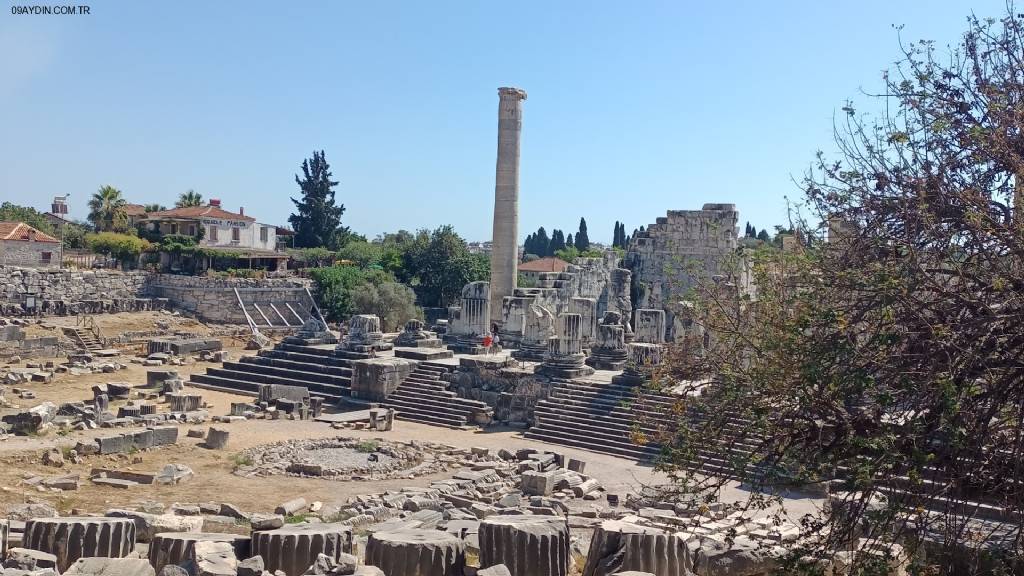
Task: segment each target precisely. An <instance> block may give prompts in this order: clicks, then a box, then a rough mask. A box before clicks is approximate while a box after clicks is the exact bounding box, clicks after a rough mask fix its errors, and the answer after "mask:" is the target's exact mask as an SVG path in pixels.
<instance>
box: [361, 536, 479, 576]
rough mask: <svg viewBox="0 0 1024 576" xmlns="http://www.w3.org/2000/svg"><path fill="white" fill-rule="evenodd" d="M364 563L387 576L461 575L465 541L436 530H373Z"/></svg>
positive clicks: (463, 563)
mask: <svg viewBox="0 0 1024 576" xmlns="http://www.w3.org/2000/svg"><path fill="white" fill-rule="evenodd" d="M366 563H367V564H369V565H371V566H376V567H377V568H380V569H381V570H382V571H384V573H385V574H387V575H388V576H391V575H394V576H399V575H400V576H462V569H463V567H465V565H466V556H465V543H464V542H463V541H462V539H461V538H458V537H457V536H454V535H452V534H448V533H447V532H441V531H439V530H415V529H414V530H399V531H396V532H375V533H373V534H370V539H369V541H368V542H367V543H366Z"/></svg>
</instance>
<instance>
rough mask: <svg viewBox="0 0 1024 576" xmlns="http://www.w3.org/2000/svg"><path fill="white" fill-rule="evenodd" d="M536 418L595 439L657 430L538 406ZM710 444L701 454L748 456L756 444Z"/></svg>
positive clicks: (750, 442) (540, 424)
mask: <svg viewBox="0 0 1024 576" xmlns="http://www.w3.org/2000/svg"><path fill="white" fill-rule="evenodd" d="M535 415H536V418H537V426H539V427H542V428H543V427H544V426H546V425H548V424H553V425H562V426H571V427H574V428H576V429H579V430H581V431H586V432H587V433H588V434H590V435H593V436H595V437H608V438H626V439H629V438H630V437H631V436H632V434H633V431H634V428H635V429H636V430H637V431H639V432H642V433H644V434H646V435H648V436H653V435H654V434H656V433H657V432H658V430H657V429H656V428H654V427H651V426H646V425H642V424H640V425H635V426H634V424H633V423H631V422H630V421H628V420H624V419H617V420H610V419H607V418H599V419H594V418H588V417H586V416H579V415H576V414H572V413H566V412H559V411H557V410H553V409H552V408H551V407H549V406H540V405H538V407H537V410H536V412H535ZM710 446H712V445H710V444H706V445H704V446H702V453H704V452H706V453H708V454H726V453H728V454H733V455H738V456H747V455H749V454H750V453H751V452H752V451H753V450H754V449H755V448H756V447H757V443H756V442H753V441H737V442H735V443H732V444H727V445H723V444H720V443H719V444H717V446H718V447H717V448H711V449H708V448H709V447H710Z"/></svg>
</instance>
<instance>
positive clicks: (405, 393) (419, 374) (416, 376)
mask: <svg viewBox="0 0 1024 576" xmlns="http://www.w3.org/2000/svg"><path fill="white" fill-rule="evenodd" d="M454 371H455V366H452V365H448V364H438V363H433V362H421V363H420V364H419V365H418V366H417V367H416V370H414V371H413V373H412V374H410V375H409V376H408V377H407V378H406V379H405V380H404V381H403V382H402V384H401V385H399V386H398V389H397V390H395V391H394V392H392V393H391V395H390V396H388V399H387V400H385V401H384V402H381V405H382V406H385V407H387V408H394V409H395V411H396V412H397V414H396V417H397V418H398V419H399V420H409V421H412V422H421V423H423V424H433V425H435V426H445V427H448V428H466V427H470V426H475V424H474V423H473V420H474V419H473V414H474V413H475V412H490V410H491V409H490V407H489V406H487V404H485V403H484V402H480V401H478V400H469V399H466V398H460V397H459V396H458V395H457V394H456V393H455V392H452V391H451V390H449V389H448V382H447V381H446V380H444V378H443V377H444V376H445V375H447V374H450V373H451V372H454Z"/></svg>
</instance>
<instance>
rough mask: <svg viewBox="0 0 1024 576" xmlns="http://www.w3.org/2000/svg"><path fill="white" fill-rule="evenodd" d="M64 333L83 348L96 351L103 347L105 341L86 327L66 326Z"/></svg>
mask: <svg viewBox="0 0 1024 576" xmlns="http://www.w3.org/2000/svg"><path fill="white" fill-rule="evenodd" d="M64 334H66V335H67V336H68V337H69V338H71V339H72V340H73V341H74V342H75V344H77V345H78V346H79V347H80V348H82V349H83V350H88V351H90V352H95V351H97V350H102V349H103V343H102V342H100V340H99V338H97V337H96V335H95V334H94V333H93V332H92V330H87V329H85V328H72V327H66V328H64Z"/></svg>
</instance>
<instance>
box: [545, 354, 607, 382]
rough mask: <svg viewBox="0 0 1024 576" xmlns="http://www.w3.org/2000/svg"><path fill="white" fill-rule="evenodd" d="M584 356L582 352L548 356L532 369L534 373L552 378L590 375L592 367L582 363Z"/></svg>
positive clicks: (592, 370) (592, 371)
mask: <svg viewBox="0 0 1024 576" xmlns="http://www.w3.org/2000/svg"><path fill="white" fill-rule="evenodd" d="M585 358H586V357H585V356H584V355H583V354H573V355H571V356H556V357H551V356H548V358H547V359H545V360H544V362H543V363H542V364H541V365H540V366H537V368H536V369H535V370H534V373H535V374H540V375H543V376H550V377H552V378H579V377H580V376H590V375H591V374H593V373H594V369H593V368H591V367H590V366H587V365H586V364H584V362H583V361H584V359H585Z"/></svg>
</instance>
